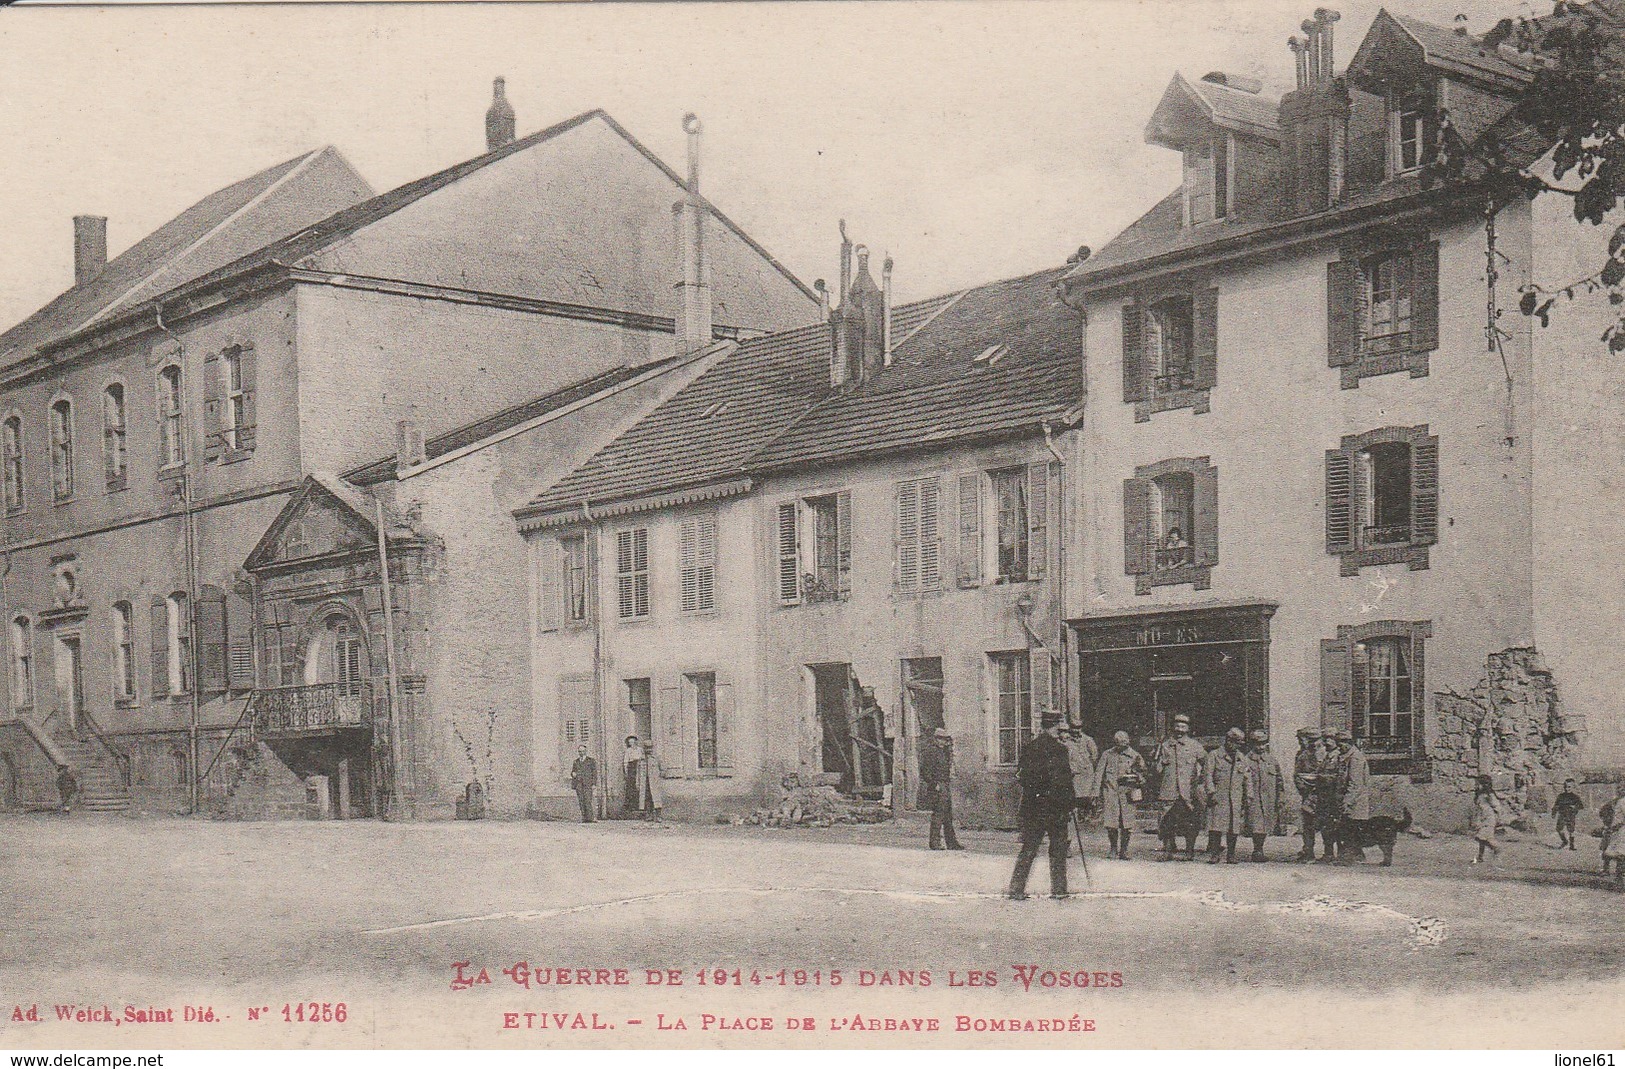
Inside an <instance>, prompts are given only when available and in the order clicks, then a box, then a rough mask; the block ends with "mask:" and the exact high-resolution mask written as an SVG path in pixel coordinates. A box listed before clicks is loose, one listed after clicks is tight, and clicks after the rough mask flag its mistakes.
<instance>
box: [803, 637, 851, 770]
mask: <svg viewBox="0 0 1625 1069" xmlns="http://www.w3.org/2000/svg"><path fill="white" fill-rule="evenodd" d="M812 674H813V706H814V708H815V710H816V711H817V714H818V735H819V740H820V760H819V766H818V767H819V769H820V770H821V771H823V772H830V773H837V774H839V775H840V777H841V782H840V791H841V793H842V794H850V793H852V788H853V787H854V786H856V785H857V769H858V760H857V754H856V752H855V751H856V743H855V742H854V741H853V732H852V713H853V709H852V704H853V694H852V666H851V665H849V664H815V665H813V666H812Z"/></svg>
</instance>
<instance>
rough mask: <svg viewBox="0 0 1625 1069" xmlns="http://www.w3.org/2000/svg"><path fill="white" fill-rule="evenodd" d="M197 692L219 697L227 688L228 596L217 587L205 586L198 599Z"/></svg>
mask: <svg viewBox="0 0 1625 1069" xmlns="http://www.w3.org/2000/svg"><path fill="white" fill-rule="evenodd" d="M197 641H198V648H199V653H200V656H199V657H198V691H199V693H201V694H204V695H209V694H219V693H220V692H222V691H224V690H225V689H226V688H227V685H228V680H229V676H228V671H229V669H228V662H227V659H226V649H227V642H226V593H225V591H223V590H221V589H220V588H219V587H216V586H204V587H202V588H200V589H199V590H198V598H197Z"/></svg>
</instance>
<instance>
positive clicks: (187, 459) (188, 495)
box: [152, 301, 203, 816]
mask: <svg viewBox="0 0 1625 1069" xmlns="http://www.w3.org/2000/svg"><path fill="white" fill-rule="evenodd" d="M152 314H153V322H154V324H155V325H156V326H157V327H158V329H159V330H160V331H162V332H163V333H165V334H167V335H168V336H169V337H170V339H171V340H172V341H174V343H175V348H176V351H177V355H178V356H179V357H180V367H181V391H182V394H181V406H180V407H181V442H182V445H181V483H180V492H181V522H182V523H183V524H184V525H185V528H186V539H185V545H186V635H187V645H188V646H189V648H190V649H191V652H192V658H191V659H192V664H191V672H192V680H191V683H192V685H191V686H190V687H188V688H187V690H188V691H189V692H190V694H191V697H190V699H189V701H188V704H189V705H190V709H189V713H190V715H189V716H188V718H187V727H186V735H187V747H186V767H187V776H186V778H187V780H188V782H189V783H190V784H191V788H190V791H189V792H188V794H189V797H188V810H187V811H188V812H189V813H191V814H192V815H193V816H196V815H197V811H198V808H199V802H200V801H201V798H202V784H200V783H199V782H198V765H199V763H200V762H199V761H198V756H199V754H198V729H199V722H200V720H201V719H202V713H203V706H202V702H201V700H200V697H199V691H200V689H201V687H202V684H203V679H202V677H201V676H200V675H199V673H198V655H199V651H198V641H197V637H198V636H197V605H198V581H197V573H198V563H197V531H196V530H195V525H194V523H193V515H192V457H191V456H190V454H189V452H188V449H187V443H189V442H190V441H191V438H192V428H191V420H190V419H188V418H187V413H188V411H189V409H188V406H187V404H186V395H185V390H186V387H187V378H186V343H185V342H183V341H181V339H180V335H178V334H176V333H175V332H174V331H172V330H170V329H169V328H168V327H166V326H165V325H164V306H163V303H162V302H161V301H154V302H153V305H152ZM170 686H171V687H173V686H174V681H173V680H171V681H170Z"/></svg>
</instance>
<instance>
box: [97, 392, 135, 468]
mask: <svg viewBox="0 0 1625 1069" xmlns="http://www.w3.org/2000/svg"><path fill="white" fill-rule="evenodd" d="M126 420H127V416H126V413H125V410H124V386H123V385H122V384H120V383H117V382H115V383H113V384H112V385H110V386H108V387H107V389H105V390H103V391H102V476H103V479H104V481H105V483H106V487H107V489H108V490H109V491H112V490H122V489H124V485H125V479H126V476H127V474H128V470H129V454H128V452H127V450H126V447H125V431H126V427H127V422H126Z"/></svg>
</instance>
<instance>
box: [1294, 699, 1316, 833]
mask: <svg viewBox="0 0 1625 1069" xmlns="http://www.w3.org/2000/svg"><path fill="white" fill-rule="evenodd" d="M1319 772H1320V731H1319V729H1317V728H1299V729H1298V754H1297V756H1296V757H1294V758H1293V759H1292V786H1293V788H1294V789H1295V790H1297V792H1298V836H1299V837H1300V838H1301V839H1302V840H1303V849H1302V850H1299V851H1298V860H1299V861H1313V860H1314V859H1315V832H1316V830H1317V828H1316V824H1315V817H1316V814H1315V809H1316V802H1318V801H1319V796H1320V776H1319Z"/></svg>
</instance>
